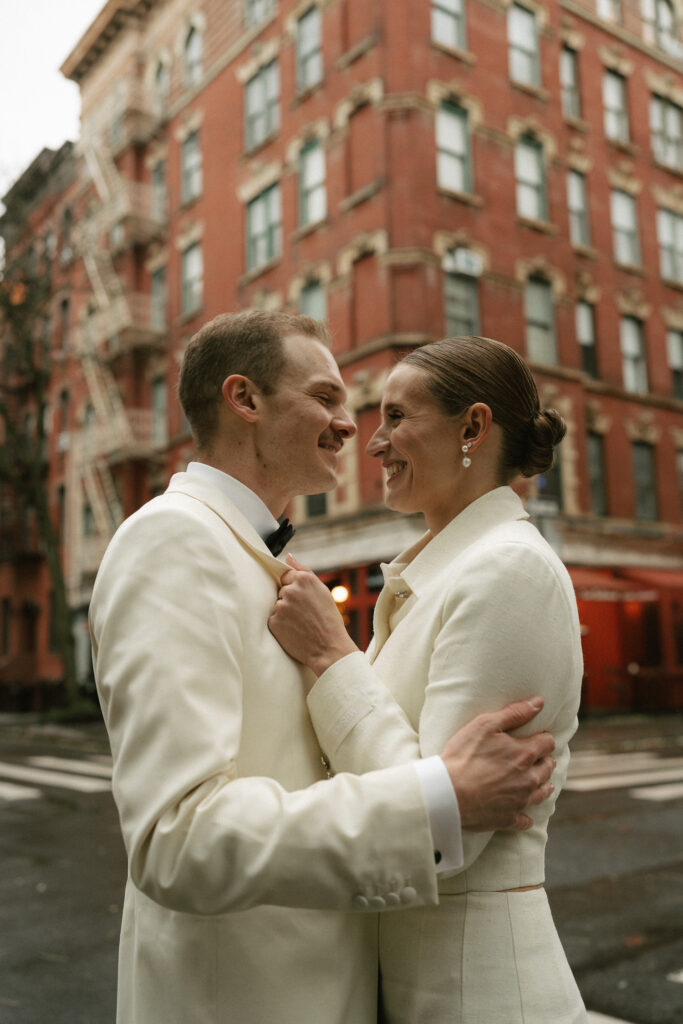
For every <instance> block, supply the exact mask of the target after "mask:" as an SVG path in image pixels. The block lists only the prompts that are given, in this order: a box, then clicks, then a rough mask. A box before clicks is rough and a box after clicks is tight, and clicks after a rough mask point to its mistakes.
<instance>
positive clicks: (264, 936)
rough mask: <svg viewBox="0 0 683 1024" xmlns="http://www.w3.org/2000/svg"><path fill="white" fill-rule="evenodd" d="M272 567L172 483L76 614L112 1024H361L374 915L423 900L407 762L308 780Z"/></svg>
mask: <svg viewBox="0 0 683 1024" xmlns="http://www.w3.org/2000/svg"><path fill="white" fill-rule="evenodd" d="M284 569H285V566H284V565H283V563H282V562H280V561H279V560H277V559H275V558H273V557H272V556H271V555H270V553H269V552H268V551H267V549H266V547H265V545H264V543H263V541H262V540H261V538H260V537H259V536H258V534H257V533H256V531H255V530H254V529H253V527H252V526H251V525H250V523H249V522H248V521H247V520H246V519H245V518H244V517H243V516H242V515H241V514H240V513H239V512H238V510H237V509H236V508H235V507H234V505H233V504H232V503H231V502H230V501H229V500H228V498H227V497H225V496H224V495H223V494H222V493H221V492H220V491H219V490H217V489H216V488H214V487H213V486H212V485H211V484H209V483H207V482H206V481H203V480H201V479H197V478H194V477H190V476H188V475H187V474H177V475H176V476H174V477H173V479H172V480H171V484H170V486H169V488H168V490H167V491H166V493H165V494H164V495H162V496H160V497H158V498H155V499H154V500H153V501H151V502H149V503H148V504H147V505H146V506H145V507H143V508H142V509H141V510H140V511H139V512H137V513H136V514H135V515H133V516H132V517H131V518H130V519H128V520H127V521H126V522H125V523H124V524H123V525H122V526H121V527H120V529H119V530H118V532H117V534H116V535H115V537H114V539H113V540H112V542H111V544H110V546H109V548H108V550H107V553H106V554H105V557H104V559H103V562H102V565H101V568H100V572H99V574H98V578H97V581H96V584H95V588H94V592H93V598H92V603H91V611H90V625H91V636H92V640H93V657H94V664H95V676H96V680H97V685H98V692H99V695H100V700H101V704H102V709H103V714H104V718H105V722H106V725H107V729H108V731H109V736H110V740H111V746H112V753H113V758H114V773H113V791H114V798H115V800H116V804H117V807H118V811H119V816H120V820H121V828H122V832H123V837H124V841H125V844H126V850H127V853H128V861H129V880H128V884H127V888H126V896H125V904H124V912H123V925H122V933H121V947H120V960H119V1001H118V1017H117V1019H118V1022H119V1024H188V1022H192V1024H219V1022H220V1024H247V1022H248V1024H273V1022H275V1021H277V1022H278V1024H315V1022H317V1021H321V1020H324V1021H325V1022H326V1024H350V1022H354V1024H376V1012H377V1011H376V992H377V917H376V915H375V914H373V913H367V912H366V913H362V912H355V913H354V912H352V908H353V906H354V904H353V901H354V898H355V897H356V896H358V895H362V896H364V897H365V898H366V900H367V899H370V898H371V897H372V896H380V895H381V896H386V895H387V893H389V892H393V893H397V894H398V895H399V896H400V897H401V898H404V897H407V898H411V899H412V900H413V902H414V904H415V905H420V904H435V903H436V901H437V892H436V878H435V870H434V856H433V848H432V842H431V834H430V829H429V823H428V818H427V814H426V810H425V808H424V805H423V802H422V798H421V795H420V791H419V784H418V781H417V775H416V773H415V770H414V768H413V767H412V766H409V765H402V766H396V767H392V768H388V769H387V770H386V771H382V772H378V773H376V774H374V775H372V776H365V777H363V778H359V777H357V776H354V775H339V776H337V777H336V778H334V779H332V780H328V779H324V780H323V778H322V776H323V772H322V768H321V762H320V747H319V745H318V742H317V740H316V737H315V735H314V733H313V730H312V728H311V724H310V720H309V716H308V713H307V710H306V706H305V702H304V697H303V687H302V681H301V674H300V673H301V666H299V665H298V664H297V663H295V662H293V661H292V660H291V659H290V658H288V657H287V656H286V655H285V654H284V652H283V651H282V649H281V648H280V646H279V645H278V643H277V642H276V641H275V639H274V637H273V636H272V635H271V634H270V632H269V631H268V628H267V624H266V623H267V617H268V614H269V612H270V609H271V608H272V605H273V603H274V601H275V598H276V596H277V587H278V581H279V578H280V575H281V573H282V572H283V571H284Z"/></svg>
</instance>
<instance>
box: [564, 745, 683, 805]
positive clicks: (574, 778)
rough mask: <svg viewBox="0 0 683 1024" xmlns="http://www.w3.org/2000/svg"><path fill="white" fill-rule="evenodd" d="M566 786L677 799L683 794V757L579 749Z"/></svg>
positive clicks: (643, 797)
mask: <svg viewBox="0 0 683 1024" xmlns="http://www.w3.org/2000/svg"><path fill="white" fill-rule="evenodd" d="M564 788H565V789H566V790H570V791H574V792H577V793H591V792H596V791H600V790H606V789H628V790H629V796H631V797H633V798H634V799H635V800H650V801H664V800H675V799H678V798H679V797H680V796H682V795H683V757H661V756H660V755H659V754H658V753H656V752H652V751H634V752H633V753H626V754H607V753H601V752H600V751H594V750H586V751H578V752H577V753H575V754H573V755H572V760H571V762H570V765H569V775H568V777H567V781H566V783H565V787H564Z"/></svg>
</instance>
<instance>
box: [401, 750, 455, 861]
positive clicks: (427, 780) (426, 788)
mask: <svg viewBox="0 0 683 1024" xmlns="http://www.w3.org/2000/svg"><path fill="white" fill-rule="evenodd" d="M413 767H414V768H415V771H416V772H417V778H418V781H419V783H420V789H421V790H422V799H423V800H424V802H425V807H426V808H427V814H428V816H429V826H430V828H431V830H432V842H433V844H434V860H435V862H436V873H437V875H443V874H445V873H446V872H450V871H457V870H458V869H459V868H461V867H462V866H463V864H464V861H465V858H464V855H463V849H462V829H461V826H460V808H459V807H458V798H457V797H456V795H455V790H454V789H453V785H452V783H451V779H450V776H449V774H448V770H447V768H446V765H445V764H444V763H443V761H442V760H441V758H440V757H439V756H438V754H435V755H434V757H426V758H424V760H422V761H414V762H413Z"/></svg>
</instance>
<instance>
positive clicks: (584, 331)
mask: <svg viewBox="0 0 683 1024" xmlns="http://www.w3.org/2000/svg"><path fill="white" fill-rule="evenodd" d="M575 322H576V340H577V341H578V343H579V347H580V349H581V369H582V370H583V372H584V373H587V374H588V376H589V377H597V376H598V357H597V349H596V346H595V313H594V310H593V307H592V306H591V304H590V302H577V303H576V310H575Z"/></svg>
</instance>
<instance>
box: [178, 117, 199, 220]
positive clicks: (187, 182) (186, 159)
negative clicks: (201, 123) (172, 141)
mask: <svg viewBox="0 0 683 1024" xmlns="http://www.w3.org/2000/svg"><path fill="white" fill-rule="evenodd" d="M180 159H181V184H180V197H181V199H182V201H183V203H189V202H191V200H193V199H196V198H197V196H200V195H201V193H202V150H201V146H200V144H199V132H198V131H195V132H191V133H190V134H189V135H188V136H187V138H186V139H185V141H184V142H183V144H182V148H181V157H180Z"/></svg>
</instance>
